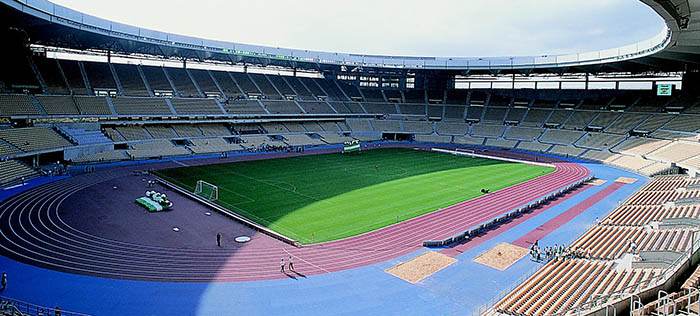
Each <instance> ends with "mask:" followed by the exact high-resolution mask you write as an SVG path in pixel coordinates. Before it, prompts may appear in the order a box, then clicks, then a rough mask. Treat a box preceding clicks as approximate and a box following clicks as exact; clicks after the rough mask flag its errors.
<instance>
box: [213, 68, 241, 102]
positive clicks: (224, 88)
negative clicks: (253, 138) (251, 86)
mask: <svg viewBox="0 0 700 316" xmlns="http://www.w3.org/2000/svg"><path fill="white" fill-rule="evenodd" d="M210 73H211V76H212V77H213V78H214V80H216V83H218V84H219V87H221V92H223V93H224V95H226V96H227V97H229V98H232V99H237V98H238V97H242V96H243V95H244V93H243V92H242V91H241V90H240V89H239V88H238V85H237V84H236V82H234V81H233V79H232V78H231V75H230V74H229V73H227V72H223V71H210Z"/></svg>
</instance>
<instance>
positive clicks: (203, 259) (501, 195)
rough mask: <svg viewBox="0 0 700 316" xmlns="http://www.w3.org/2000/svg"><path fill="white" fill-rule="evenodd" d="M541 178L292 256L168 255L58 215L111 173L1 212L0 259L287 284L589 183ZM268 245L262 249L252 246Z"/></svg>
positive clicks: (83, 270)
mask: <svg viewBox="0 0 700 316" xmlns="http://www.w3.org/2000/svg"><path fill="white" fill-rule="evenodd" d="M553 164H554V165H555V168H556V170H555V171H554V172H552V173H550V174H548V175H545V176H542V177H539V178H536V179H533V180H530V181H527V182H525V183H521V184H518V185H515V186H512V187H510V188H507V189H503V190H500V191H497V192H494V193H492V194H489V195H485V196H482V197H479V198H476V199H473V200H470V201H466V202H463V203H459V204H456V205H453V206H450V207H447V208H445V209H442V210H439V211H436V212H433V213H430V214H426V215H423V216H420V217H417V218H414V219H411V220H408V221H405V222H402V223H399V224H396V225H393V226H389V227H385V228H382V229H379V230H376V231H373V232H370V233H366V234H363V235H360V236H355V237H351V238H347V239H343V240H338V241H332V242H327V243H323V244H317V245H311V246H307V247H303V248H295V247H292V246H289V245H287V244H284V243H281V242H277V241H271V238H270V237H267V236H265V235H262V234H258V235H256V236H254V237H253V239H254V240H253V242H251V243H250V244H248V245H246V246H243V247H241V248H237V249H203V248H202V249H197V248H173V247H160V246H155V245H145V244H138V243H133V242H125V241H119V240H112V239H109V238H104V237H101V236H99V235H95V234H90V233H87V232H84V231H81V230H80V229H76V228H74V227H72V226H71V225H69V223H66V222H65V221H64V220H63V219H62V218H61V216H60V213H59V209H60V207H61V205H62V203H64V202H65V201H66V199H68V198H69V197H71V196H73V195H75V194H80V193H81V190H83V189H85V188H89V187H91V186H94V185H97V184H99V183H103V182H106V181H109V180H112V179H115V178H118V177H124V176H126V175H128V171H124V170H110V171H106V172H99V173H94V174H86V175H80V176H76V177H73V178H70V179H67V180H63V181H59V182H55V183H51V184H47V185H44V186H41V187H38V188H35V189H32V190H29V191H27V192H24V193H22V194H19V195H17V196H14V197H12V198H10V199H8V200H6V201H5V202H4V203H2V204H1V205H0V253H2V254H3V255H6V256H8V257H11V258H13V259H15V260H18V261H20V262H24V263H28V264H32V265H37V266H41V267H45V268H49V269H54V270H59V271H64V272H69V273H78V274H86V275H94V276H99V277H108V278H124V279H135V280H151V281H174V282H211V281H225V282H232V281H252V280H262V279H279V278H286V276H285V275H284V274H281V273H280V272H279V260H280V258H283V257H284V258H286V257H287V256H290V255H291V256H293V257H294V258H295V266H296V268H297V270H298V271H300V272H301V273H303V274H304V275H314V274H322V273H329V272H335V271H341V270H346V269H351V268H356V267H361V266H365V265H369V264H373V263H377V262H382V261H386V260H390V259H393V258H396V257H398V256H401V255H405V254H408V253H410V252H412V251H414V250H416V249H419V248H421V243H422V242H423V241H424V240H428V239H442V238H445V237H448V236H451V235H453V234H456V233H458V232H460V231H463V230H464V229H467V228H469V227H471V226H474V225H476V224H479V223H481V222H484V221H487V220H489V219H491V218H494V217H496V216H498V215H500V214H503V213H505V212H507V211H509V210H511V209H513V208H515V207H518V206H520V205H523V204H525V203H528V202H530V201H532V200H533V199H536V198H538V197H540V196H543V195H545V194H547V193H550V192H552V191H554V190H557V189H559V188H561V187H564V186H566V185H568V184H571V183H573V182H576V181H579V180H581V179H583V178H586V177H588V176H589V174H590V171H589V170H588V169H587V168H585V167H583V166H581V165H579V164H576V163H568V162H556V163H553ZM262 239H268V240H267V241H266V242H256V240H262Z"/></svg>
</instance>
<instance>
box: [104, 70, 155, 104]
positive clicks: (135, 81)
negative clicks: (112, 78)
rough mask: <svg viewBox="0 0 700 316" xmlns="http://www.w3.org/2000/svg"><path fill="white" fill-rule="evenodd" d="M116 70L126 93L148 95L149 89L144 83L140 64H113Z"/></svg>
mask: <svg viewBox="0 0 700 316" xmlns="http://www.w3.org/2000/svg"><path fill="white" fill-rule="evenodd" d="M112 66H114V71H115V72H116V73H117V77H119V82H120V83H121V85H122V89H123V90H124V91H123V92H124V95H127V96H133V97H147V96H149V94H148V89H146V85H145V84H144V83H143V78H141V74H140V73H139V69H138V68H137V67H138V66H136V65H125V64H113V65H112Z"/></svg>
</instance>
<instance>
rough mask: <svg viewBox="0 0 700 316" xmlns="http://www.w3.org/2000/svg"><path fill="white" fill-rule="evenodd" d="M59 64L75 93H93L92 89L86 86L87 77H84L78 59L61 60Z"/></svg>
mask: <svg viewBox="0 0 700 316" xmlns="http://www.w3.org/2000/svg"><path fill="white" fill-rule="evenodd" d="M59 64H60V66H61V69H63V74H64V75H65V76H66V80H67V81H68V85H69V86H70V89H71V91H72V92H73V94H78V95H93V93H92V91H89V90H88V89H87V88H86V86H85V79H83V74H82V72H81V71H80V66H79V65H78V62H77V61H74V60H60V61H59Z"/></svg>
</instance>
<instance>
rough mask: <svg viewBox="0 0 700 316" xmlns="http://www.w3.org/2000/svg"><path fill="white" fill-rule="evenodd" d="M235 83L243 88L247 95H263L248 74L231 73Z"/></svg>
mask: <svg viewBox="0 0 700 316" xmlns="http://www.w3.org/2000/svg"><path fill="white" fill-rule="evenodd" d="M229 75H231V78H232V79H233V81H234V82H236V84H237V85H238V87H240V88H241V91H243V93H244V94H246V95H249V96H250V95H263V93H262V92H261V91H260V90H259V89H258V87H257V85H255V83H254V82H253V80H251V79H250V77H249V76H248V74H247V73H239V72H229Z"/></svg>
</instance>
